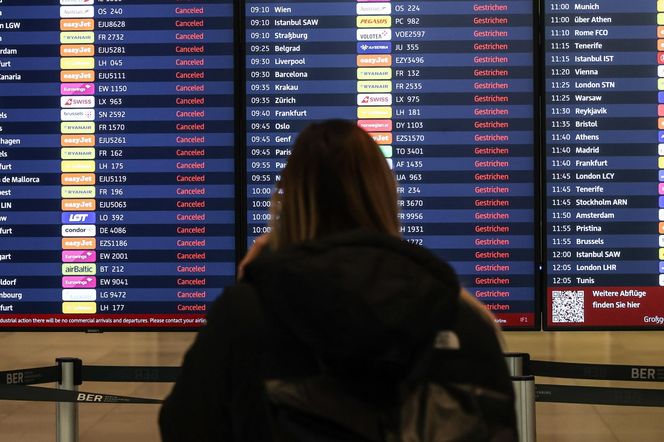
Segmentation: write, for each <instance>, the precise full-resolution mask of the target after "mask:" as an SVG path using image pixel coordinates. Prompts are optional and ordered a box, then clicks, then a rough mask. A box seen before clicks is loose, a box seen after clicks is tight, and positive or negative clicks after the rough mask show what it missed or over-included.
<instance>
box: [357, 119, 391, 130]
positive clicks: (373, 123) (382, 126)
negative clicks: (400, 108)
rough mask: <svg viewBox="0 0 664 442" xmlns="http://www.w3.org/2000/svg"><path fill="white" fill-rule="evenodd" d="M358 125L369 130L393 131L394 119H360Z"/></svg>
mask: <svg viewBox="0 0 664 442" xmlns="http://www.w3.org/2000/svg"><path fill="white" fill-rule="evenodd" d="M357 125H358V126H359V127H361V128H362V129H364V130H365V131H367V132H392V120H359V121H358V122H357Z"/></svg>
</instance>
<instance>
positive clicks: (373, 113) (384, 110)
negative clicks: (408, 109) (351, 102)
mask: <svg viewBox="0 0 664 442" xmlns="http://www.w3.org/2000/svg"><path fill="white" fill-rule="evenodd" d="M357 118H392V108H391V107H389V106H371V107H369V106H367V107H358V108H357Z"/></svg>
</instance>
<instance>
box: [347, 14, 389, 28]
mask: <svg viewBox="0 0 664 442" xmlns="http://www.w3.org/2000/svg"><path fill="white" fill-rule="evenodd" d="M356 23H357V27H358V28H390V27H392V17H391V16H389V15H364V16H359V17H357V19H356Z"/></svg>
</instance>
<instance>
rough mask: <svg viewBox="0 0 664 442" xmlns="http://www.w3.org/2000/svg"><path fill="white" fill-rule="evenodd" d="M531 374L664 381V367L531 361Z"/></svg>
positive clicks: (614, 379)
mask: <svg viewBox="0 0 664 442" xmlns="http://www.w3.org/2000/svg"><path fill="white" fill-rule="evenodd" d="M528 368H529V369H530V374H532V375H534V376H546V377H551V378H569V379H596V380H604V381H643V382H664V367H654V366H648V365H608V364H579V363H573V362H551V361H533V360H531V361H529V363H528Z"/></svg>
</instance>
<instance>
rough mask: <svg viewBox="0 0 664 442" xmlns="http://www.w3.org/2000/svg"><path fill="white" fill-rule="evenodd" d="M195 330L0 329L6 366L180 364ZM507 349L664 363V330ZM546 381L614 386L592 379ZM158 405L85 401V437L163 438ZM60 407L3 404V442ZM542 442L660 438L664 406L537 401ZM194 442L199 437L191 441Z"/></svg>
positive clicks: (0, 365) (547, 339) (103, 388)
mask: <svg viewBox="0 0 664 442" xmlns="http://www.w3.org/2000/svg"><path fill="white" fill-rule="evenodd" d="M192 339H193V334H191V333H106V334H101V335H99V334H91V335H86V334H82V333H0V349H1V350H0V371H1V370H9V369H16V368H28V367H37V366H44V365H49V364H51V363H53V361H54V360H55V358H56V357H59V356H74V357H79V358H81V359H83V362H84V363H86V364H97V365H102V364H103V365H177V364H178V363H179V362H180V360H181V358H182V354H183V353H184V351H185V349H186V348H187V346H188V345H189V344H190V342H191V340H192ZM507 341H508V345H509V350H511V351H520V352H527V353H530V354H531V357H532V358H533V359H545V360H558V361H570V362H596V363H616V364H622V363H625V364H644V365H660V366H664V335H662V334H660V333H657V332H651V333H646V332H639V333H635V332H620V333H618V332H612V333H600V332H583V333H581V332H577V333H574V332H567V333H551V332H541V333H509V334H508V335H507ZM538 382H542V383H553V382H560V383H568V384H586V385H615V386H623V387H625V386H629V387H638V388H663V389H664V385H661V384H652V383H651V384H647V385H639V386H637V385H635V384H629V383H624V382H623V383H616V382H614V383H608V382H591V381H570V380H559V381H557V380H553V379H547V378H540V379H538ZM169 389H170V385H167V384H116V383H86V384H84V385H83V387H82V390H85V391H92V392H105V393H114V394H124V395H134V396H140V397H153V398H162V397H164V396H165V395H166V394H167V392H168V391H169ZM157 410H158V407H157V406H154V405H82V406H81V411H80V432H81V442H111V441H112V442H117V441H122V442H149V441H158V440H159V437H158V431H157V425H156V416H157ZM54 420H55V405H54V404H49V403H46V404H44V403H27V402H6V401H4V402H3V401H0V441H1V442H5V441H6V442H42V441H44V442H46V441H49V442H50V441H53V440H55V437H54V428H55V427H54ZM537 433H538V434H537V435H538V438H537V439H538V441H540V442H605V441H609V442H615V441H619V442H651V441H652V442H662V441H664V409H656V408H642V407H611V406H592V405H570V404H544V403H542V404H538V406H537ZM192 442H195V441H192Z"/></svg>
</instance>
